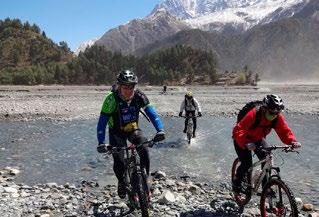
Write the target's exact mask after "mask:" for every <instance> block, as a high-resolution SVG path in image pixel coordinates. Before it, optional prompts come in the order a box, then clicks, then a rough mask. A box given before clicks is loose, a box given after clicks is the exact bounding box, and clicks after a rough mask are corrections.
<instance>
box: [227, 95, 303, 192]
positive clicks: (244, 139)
mask: <svg viewBox="0 0 319 217" xmlns="http://www.w3.org/2000/svg"><path fill="white" fill-rule="evenodd" d="M283 110H284V104H283V101H282V99H281V98H280V97H279V96H277V95H274V94H272V95H267V96H266V97H265V98H264V99H263V101H262V105H261V106H260V107H259V108H258V107H254V108H252V109H251V110H250V111H248V112H247V114H245V116H244V117H243V118H242V119H241V120H240V121H239V122H238V123H237V124H236V126H235V127H234V129H233V140H234V146H235V150H236V153H237V155H238V157H239V160H240V162H241V164H240V166H239V167H238V169H237V171H236V177H235V179H234V182H233V191H234V192H235V193H236V192H239V191H240V186H241V181H242V179H243V177H244V174H245V173H246V172H247V171H248V169H249V168H250V167H251V166H252V154H251V151H255V153H256V155H257V157H258V158H259V159H263V158H265V157H266V154H265V153H264V152H262V151H260V149H258V147H260V146H264V145H266V141H265V139H266V136H267V135H268V134H269V133H270V132H271V129H272V128H274V129H275V131H276V133H277V135H278V136H279V138H280V139H281V141H282V142H283V143H285V144H287V145H291V146H292V147H293V148H300V147H301V144H300V143H299V142H297V140H296V138H295V135H294V134H293V132H292V131H291V129H290V128H289V127H288V125H287V123H286V121H285V119H284V116H283V114H282V113H281V112H282V111H283ZM256 122H258V123H257V124H256ZM255 125H256V126H255ZM263 184H265V183H263Z"/></svg>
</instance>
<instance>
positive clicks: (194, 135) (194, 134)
mask: <svg viewBox="0 0 319 217" xmlns="http://www.w3.org/2000/svg"><path fill="white" fill-rule="evenodd" d="M196 128H197V118H196V117H195V112H194V115H193V137H196Z"/></svg>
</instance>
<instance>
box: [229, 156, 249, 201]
mask: <svg viewBox="0 0 319 217" xmlns="http://www.w3.org/2000/svg"><path fill="white" fill-rule="evenodd" d="M239 165H240V160H239V158H236V159H235V160H234V162H233V165H232V170H231V181H232V185H233V182H234V177H235V175H236V171H237V168H238V167H239ZM250 188H251V173H249V172H247V173H246V175H245V176H244V177H243V180H242V189H241V191H240V192H239V193H236V194H235V193H234V200H235V202H236V203H237V204H238V206H244V205H246V204H247V203H248V202H249V201H250V199H251V189H250Z"/></svg>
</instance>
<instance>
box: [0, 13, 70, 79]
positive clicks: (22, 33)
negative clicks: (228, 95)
mask: <svg viewBox="0 0 319 217" xmlns="http://www.w3.org/2000/svg"><path fill="white" fill-rule="evenodd" d="M72 58H73V55H72V53H71V51H70V49H69V48H68V45H67V44H66V42H63V41H62V42H60V43H59V45H57V44H56V43H54V42H53V41H52V40H51V39H49V38H47V36H46V34H45V32H44V31H41V30H40V28H39V27H38V26H37V25H36V24H33V25H31V24H29V22H25V23H22V22H21V21H20V20H19V19H9V18H7V19H5V20H0V83H1V84H38V83H54V82H55V81H56V79H57V76H58V74H62V72H60V71H61V70H60V69H61V67H62V68H63V65H64V64H65V63H66V62H68V61H70V60H71V59H72Z"/></svg>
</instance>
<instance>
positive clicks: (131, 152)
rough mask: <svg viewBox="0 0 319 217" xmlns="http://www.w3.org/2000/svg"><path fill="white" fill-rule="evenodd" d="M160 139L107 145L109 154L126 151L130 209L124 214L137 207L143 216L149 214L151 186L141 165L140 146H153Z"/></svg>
mask: <svg viewBox="0 0 319 217" xmlns="http://www.w3.org/2000/svg"><path fill="white" fill-rule="evenodd" d="M156 142H159V141H155V138H154V139H152V140H148V141H146V142H144V143H142V144H140V145H135V144H129V145H128V146H127V147H110V148H108V146H107V145H105V144H104V146H105V152H106V153H107V154H114V153H119V152H121V151H124V153H125V157H124V167H125V173H124V175H125V186H126V192H127V195H128V202H129V204H128V205H129V208H130V210H129V211H128V212H127V213H124V214H122V215H127V214H129V213H131V212H133V211H134V210H136V209H140V210H141V214H142V217H148V216H149V204H150V188H149V186H148V183H147V174H146V171H145V169H144V168H142V167H141V164H140V157H139V155H138V150H139V149H138V147H140V146H142V145H143V146H147V147H150V148H151V147H153V145H154V144H155V143H156Z"/></svg>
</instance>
